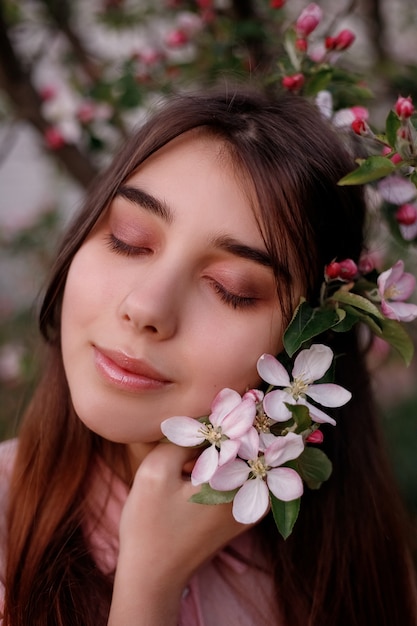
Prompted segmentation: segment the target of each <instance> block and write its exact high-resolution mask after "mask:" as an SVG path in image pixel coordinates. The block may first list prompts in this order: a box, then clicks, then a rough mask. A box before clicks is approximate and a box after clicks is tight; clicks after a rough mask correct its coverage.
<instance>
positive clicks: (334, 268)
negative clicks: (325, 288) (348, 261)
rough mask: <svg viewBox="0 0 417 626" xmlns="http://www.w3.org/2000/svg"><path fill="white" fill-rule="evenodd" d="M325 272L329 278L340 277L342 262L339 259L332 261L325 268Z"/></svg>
mask: <svg viewBox="0 0 417 626" xmlns="http://www.w3.org/2000/svg"><path fill="white" fill-rule="evenodd" d="M324 273H325V275H326V276H327V278H330V279H332V278H339V276H340V264H339V263H338V262H337V261H332V262H331V263H329V264H328V265H326V267H325V268H324Z"/></svg>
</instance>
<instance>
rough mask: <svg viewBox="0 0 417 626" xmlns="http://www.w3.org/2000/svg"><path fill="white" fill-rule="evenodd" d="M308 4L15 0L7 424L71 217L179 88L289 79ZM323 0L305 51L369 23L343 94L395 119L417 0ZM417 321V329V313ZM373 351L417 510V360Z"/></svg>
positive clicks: (7, 15) (0, 310)
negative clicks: (291, 41)
mask: <svg viewBox="0 0 417 626" xmlns="http://www.w3.org/2000/svg"><path fill="white" fill-rule="evenodd" d="M307 4H308V3H307V2H302V1H300V0H287V2H284V1H279V0H275V1H274V0H190V1H182V0H155V1H152V2H151V1H149V2H147V1H146V0H14V1H13V0H0V244H1V250H0V439H4V438H8V437H11V436H13V435H14V434H15V432H16V430H17V428H18V424H19V420H20V417H21V415H22V411H23V410H24V407H25V405H26V403H27V401H28V399H29V398H30V394H31V390H32V389H33V386H34V384H35V381H36V377H37V375H38V371H39V369H40V349H39V339H38V334H37V328H36V312H37V305H38V302H39V294H40V293H41V292H42V286H43V283H44V280H45V277H46V274H47V271H48V268H49V267H50V264H51V259H52V258H53V255H54V250H55V247H56V244H57V241H58V240H59V237H60V233H61V232H62V229H63V228H64V227H65V225H66V224H67V223H68V221H69V220H70V219H71V216H72V215H73V214H74V212H75V211H76V209H77V207H78V206H79V204H80V203H81V201H82V198H83V195H84V191H85V189H86V187H87V186H88V185H89V183H90V181H91V180H92V178H93V177H94V175H95V173H96V172H97V171H99V170H100V169H101V168H103V167H104V166H105V165H106V163H107V162H108V161H109V158H110V157H111V155H112V154H113V153H114V151H115V150H116V149H117V147H118V146H119V145H121V144H122V143H123V141H124V139H125V138H126V137H127V136H128V135H129V134H130V132H131V130H132V128H133V127H134V126H136V125H137V124H140V122H141V121H142V120H143V119H144V117H145V116H146V114H147V111H149V109H150V108H152V107H153V106H154V105H155V103H156V102H158V101H159V100H160V99H161V98H166V97H169V94H170V93H173V92H176V91H178V90H181V89H190V88H194V87H197V86H200V85H203V84H210V83H212V82H215V81H217V82H218V81H219V80H220V81H222V80H223V81H225V80H227V77H230V76H232V77H236V78H239V79H243V80H251V81H253V82H259V83H261V84H263V85H265V88H268V85H271V84H274V83H277V82H280V81H281V80H282V76H283V75H285V74H286V73H288V68H289V66H288V64H287V61H284V57H285V58H286V57H287V55H288V52H290V56H291V50H293V49H289V46H288V39H286V37H285V34H284V33H285V32H286V31H287V29H288V28H289V27H290V26H291V24H293V23H294V21H295V20H296V19H297V17H298V16H299V15H300V13H301V11H302V10H303V9H304V8H305V7H306V6H307ZM317 5H319V7H320V8H321V9H322V18H321V20H320V23H319V24H318V26H317V28H316V29H315V30H314V32H313V33H311V35H309V36H308V49H307V50H305V51H302V53H303V54H305V55H306V58H307V57H308V58H310V57H311V59H312V60H314V61H315V62H316V61H317V60H318V62H320V55H323V49H324V42H325V38H326V37H329V36H332V37H334V36H335V35H336V34H337V33H339V32H340V31H343V30H346V29H347V30H349V31H350V33H352V34H353V35H354V41H353V42H352V45H349V46H348V48H349V49H346V50H345V51H344V52H343V54H340V55H339V53H334V54H333V55H332V56H331V57H328V56H327V57H326V63H330V64H331V66H332V67H333V70H334V71H333V78H336V79H338V78H340V76H342V74H340V76H338V74H337V72H338V71H340V72H342V71H348V72H349V73H350V74H351V75H354V76H355V77H356V79H355V81H354V82H351V83H350V84H348V85H345V88H344V89H339V90H338V92H337V98H336V104H337V108H338V109H345V108H346V107H352V106H354V105H363V106H366V107H367V109H368V110H369V112H370V117H369V120H372V125H373V128H375V129H378V128H379V129H381V128H383V127H384V123H385V118H386V116H387V114H388V112H389V110H390V109H392V107H393V105H394V103H395V101H396V99H397V97H398V96H399V95H402V96H411V97H412V98H414V102H415V103H417V37H416V32H417V4H416V2H415V0H356V1H355V0H352V1H346V0H323V1H318V2H317ZM290 48H291V47H290ZM298 52H299V53H300V54H301V52H300V51H298ZM293 54H294V51H293ZM322 59H323V56H322ZM312 62H313V61H312ZM292 69H293V71H294V68H292ZM320 76H321V77H322V78H323V76H324V74H322V75H320ZM320 87H326V88H329V89H330V87H329V86H328V85H326V81H325V80H324V82H323V84H322V85H321V84H320V85H315V88H314V89H313V88H312V86H311V83H310V93H308V92H307V93H306V95H307V96H311V97H313V96H314V95H315V93H317V91H318V90H319V89H320ZM370 123H371V122H370ZM375 194H376V192H375V190H374V191H373V195H372V194H371V200H372V202H373V203H377V202H379V201H380V199H378V197H375ZM413 202H414V203H416V200H415V198H414V199H413ZM415 205H416V206H417V204H415ZM382 232H383V233H385V231H383V229H382ZM383 236H384V238H386V237H388V235H385V234H384V235H383ZM414 240H415V241H416V240H417V237H415V238H414ZM384 245H385V247H388V249H389V254H388V256H389V257H390V258H391V259H392V260H394V261H395V260H396V259H397V258H399V257H401V258H404V259H405V261H406V266H407V267H408V268H409V271H413V272H414V273H417V260H416V249H417V246H412V245H407V242H401V241H400V240H399V239H398V238H397V239H396V240H395V241H393V242H389V243H387V241H385V242H384ZM414 301H415V300H414ZM408 330H410V332H411V334H412V336H413V340H414V343H415V344H417V328H416V324H415V322H414V323H412V324H410V325H409V327H408ZM369 365H370V368H371V370H372V375H373V380H374V384H375V391H376V396H377V399H378V402H379V404H380V407H381V413H382V417H383V423H384V428H385V431H386V435H387V441H388V446H389V453H390V455H391V456H392V459H393V462H394V468H395V471H396V474H397V477H398V480H399V483H400V487H401V490H402V492H403V495H404V498H405V500H406V502H407V504H408V506H409V508H410V510H411V511H412V512H413V513H414V514H416V515H417V360H416V358H414V360H413V362H412V364H411V366H410V367H409V368H408V369H406V368H405V367H404V365H403V363H402V362H401V361H400V360H399V358H398V357H397V356H396V355H395V354H393V352H392V351H391V350H389V349H388V346H387V345H386V344H384V343H383V342H377V343H376V344H375V345H374V348H373V349H372V351H371V353H370V358H369ZM358 435H360V434H358Z"/></svg>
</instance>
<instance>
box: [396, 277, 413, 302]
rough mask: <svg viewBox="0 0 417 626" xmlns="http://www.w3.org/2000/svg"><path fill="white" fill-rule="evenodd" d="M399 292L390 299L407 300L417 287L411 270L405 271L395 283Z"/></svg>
mask: <svg viewBox="0 0 417 626" xmlns="http://www.w3.org/2000/svg"><path fill="white" fill-rule="evenodd" d="M395 288H396V291H397V292H398V293H397V294H395V295H393V296H392V297H391V298H390V300H400V301H401V302H403V301H404V300H407V298H409V297H410V296H411V294H412V293H413V291H414V289H415V288H416V279H415V278H414V276H413V275H412V274H410V273H409V272H404V274H402V276H400V277H399V278H398V280H397V282H396V283H395Z"/></svg>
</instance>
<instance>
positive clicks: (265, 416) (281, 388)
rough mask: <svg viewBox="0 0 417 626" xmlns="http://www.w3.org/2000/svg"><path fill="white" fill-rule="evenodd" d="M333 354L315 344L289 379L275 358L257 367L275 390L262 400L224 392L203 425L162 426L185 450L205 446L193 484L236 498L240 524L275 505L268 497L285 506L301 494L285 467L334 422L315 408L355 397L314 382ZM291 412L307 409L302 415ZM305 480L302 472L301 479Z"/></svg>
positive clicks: (184, 420) (172, 422) (294, 474)
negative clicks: (318, 430)
mask: <svg viewBox="0 0 417 626" xmlns="http://www.w3.org/2000/svg"><path fill="white" fill-rule="evenodd" d="M332 360H333V352H332V350H331V349H330V348H329V347H328V346H325V345H322V344H313V345H312V346H311V347H310V348H308V349H305V350H302V351H301V352H299V354H298V356H297V357H296V359H295V361H294V366H293V369H292V375H291V377H290V375H289V374H288V372H287V370H286V369H285V367H284V366H283V365H282V363H280V362H279V361H278V360H277V359H276V358H275V357H273V356H272V355H270V354H263V355H262V356H261V357H260V358H259V360H258V363H257V369H258V373H259V376H260V377H261V378H262V379H263V380H264V381H265V382H267V383H269V385H270V387H269V389H268V391H267V392H266V393H265V394H264V393H263V392H262V391H260V390H259V389H250V390H249V391H247V392H246V393H245V394H244V395H243V396H242V397H241V396H240V394H239V393H238V392H237V391H234V390H232V389H228V388H226V389H222V390H221V391H220V392H219V393H218V394H217V396H216V397H215V399H214V401H213V403H212V406H211V413H210V415H209V416H208V417H205V418H203V419H202V420H196V419H193V418H191V417H188V416H176V417H171V418H169V419H167V420H165V421H164V422H162V425H161V430H162V432H163V434H164V435H165V436H166V437H167V438H168V439H169V440H170V441H172V442H173V443H175V444H177V445H180V446H200V445H206V446H207V447H205V449H204V450H203V452H202V453H201V454H200V456H199V457H198V459H197V461H196V463H195V466H194V468H193V471H192V473H191V482H192V484H193V485H202V484H205V483H208V485H209V486H210V488H211V489H213V490H215V491H220V492H232V498H233V515H234V517H235V519H236V520H237V521H239V522H241V523H243V524H252V523H254V522H256V521H258V520H259V519H260V518H261V517H262V516H264V515H265V513H266V512H267V511H268V508H269V506H270V503H271V494H272V496H274V497H275V498H277V499H278V500H280V501H282V502H289V501H293V500H297V499H298V498H300V497H301V495H302V493H303V481H302V477H301V476H300V470H298V471H297V469H294V467H288V466H287V465H286V464H287V463H288V462H289V461H293V460H295V459H298V458H299V457H300V456H301V455H302V453H303V452H304V449H305V446H306V443H308V442H314V441H318V440H319V438H317V437H312V438H311V439H309V438H310V436H311V435H312V434H313V433H314V432H315V431H316V430H317V429H318V428H319V426H320V424H323V423H329V424H333V425H334V424H335V420H334V419H333V418H332V417H331V416H329V415H328V414H327V413H325V412H324V411H322V410H321V409H320V408H319V407H318V406H317V405H318V404H319V405H322V406H325V407H340V406H342V405H344V404H346V403H347V402H348V401H349V400H350V398H351V394H350V392H349V391H347V390H346V389H344V388H343V387H341V386H340V385H336V384H334V383H325V382H322V383H316V382H315V381H317V380H320V379H321V378H322V377H323V376H324V374H325V373H326V372H327V370H328V369H329V367H330V365H331V363H332ZM294 407H303V408H304V411H303V412H302V413H301V415H302V417H300V414H297V412H296V411H295V410H294ZM301 473H302V472H301Z"/></svg>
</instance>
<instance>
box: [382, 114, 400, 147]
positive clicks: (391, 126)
mask: <svg viewBox="0 0 417 626" xmlns="http://www.w3.org/2000/svg"><path fill="white" fill-rule="evenodd" d="M400 126H401V121H400V119H399V117H398V115H396V114H395V113H394V111H393V110H392V109H391V110H390V112H389V113H388V116H387V121H386V124H385V128H386V134H387V141H388V143H389V145H390V146H391V147H392V149H394V148H395V142H396V141H397V130H398V129H399V127H400Z"/></svg>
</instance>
